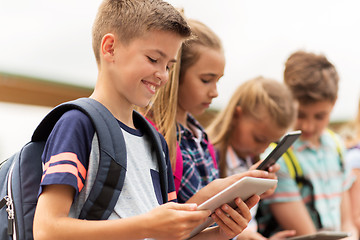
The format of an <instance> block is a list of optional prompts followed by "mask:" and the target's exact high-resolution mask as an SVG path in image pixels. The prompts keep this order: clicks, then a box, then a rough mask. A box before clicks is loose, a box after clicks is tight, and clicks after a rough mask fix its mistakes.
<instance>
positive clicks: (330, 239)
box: [287, 231, 350, 240]
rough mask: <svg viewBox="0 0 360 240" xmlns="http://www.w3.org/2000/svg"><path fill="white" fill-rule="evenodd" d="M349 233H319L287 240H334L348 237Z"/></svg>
mask: <svg viewBox="0 0 360 240" xmlns="http://www.w3.org/2000/svg"><path fill="white" fill-rule="evenodd" d="M349 236H350V233H347V232H338V231H319V232H317V233H314V234H309V235H303V236H297V237H291V238H287V240H336V239H342V238H346V237H349Z"/></svg>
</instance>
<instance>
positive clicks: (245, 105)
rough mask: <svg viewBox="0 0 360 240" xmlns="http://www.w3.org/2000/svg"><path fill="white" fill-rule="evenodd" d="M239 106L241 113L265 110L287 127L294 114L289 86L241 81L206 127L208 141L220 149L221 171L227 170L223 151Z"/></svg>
mask: <svg viewBox="0 0 360 240" xmlns="http://www.w3.org/2000/svg"><path fill="white" fill-rule="evenodd" d="M237 106H240V107H241V109H242V112H243V114H245V115H247V116H251V117H253V118H255V119H258V120H259V119H261V116H263V112H259V110H266V111H267V112H268V114H269V116H270V117H271V119H273V120H274V122H275V123H276V124H277V126H278V127H280V128H283V129H285V128H289V127H290V125H291V124H292V123H293V121H294V120H295V117H296V108H295V102H294V101H293V97H292V94H291V92H290V90H289V89H288V88H287V87H286V86H285V85H284V84H282V83H280V82H278V81H276V80H272V79H269V78H264V77H257V78H254V79H251V80H248V81H246V82H245V83H243V84H242V85H240V86H239V87H238V88H237V89H236V91H235V93H234V94H233V95H232V97H231V99H230V101H229V103H228V104H227V106H226V107H225V108H224V109H223V110H222V111H221V112H220V113H219V114H218V115H217V116H216V117H215V119H214V120H213V121H212V123H211V124H210V125H209V127H208V128H207V133H208V134H209V137H210V140H211V142H212V143H213V144H214V146H215V148H216V149H217V150H218V151H219V157H220V159H219V166H220V175H221V176H222V177H223V176H224V173H225V172H226V171H225V170H226V161H225V157H226V151H227V148H228V146H229V139H230V136H231V134H232V131H233V128H234V126H233V119H234V114H235V109H236V107H237Z"/></svg>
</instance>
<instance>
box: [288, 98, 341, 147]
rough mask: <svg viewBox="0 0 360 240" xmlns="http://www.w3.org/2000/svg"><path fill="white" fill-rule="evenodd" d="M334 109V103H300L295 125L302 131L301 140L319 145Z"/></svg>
mask: <svg viewBox="0 0 360 240" xmlns="http://www.w3.org/2000/svg"><path fill="white" fill-rule="evenodd" d="M333 107H334V103H333V102H331V101H320V102H315V103H310V104H301V103H300V104H299V110H298V118H297V121H296V125H295V129H297V130H301V131H302V134H301V136H300V139H301V140H303V141H310V142H311V143H312V144H314V145H318V144H319V140H320V136H321V134H322V132H323V131H324V129H325V128H326V127H327V126H328V124H329V119H330V114H331V111H332V109H333Z"/></svg>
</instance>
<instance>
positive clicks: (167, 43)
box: [109, 30, 183, 107]
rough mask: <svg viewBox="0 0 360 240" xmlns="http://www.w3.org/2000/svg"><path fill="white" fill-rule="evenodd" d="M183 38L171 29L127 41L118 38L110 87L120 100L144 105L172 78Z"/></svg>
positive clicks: (112, 62) (115, 45)
mask: <svg viewBox="0 0 360 240" xmlns="http://www.w3.org/2000/svg"><path fill="white" fill-rule="evenodd" d="M182 41H183V39H182V38H181V37H180V36H178V35H176V34H174V33H171V32H165V31H155V30H153V31H149V32H147V33H146V34H145V35H143V36H142V37H139V38H136V39H134V40H132V41H130V43H128V44H127V45H124V44H122V43H121V42H120V41H115V44H114V49H113V53H112V56H113V57H112V58H111V59H110V60H111V61H110V62H109V63H110V68H109V71H110V75H109V76H110V82H111V84H112V85H110V87H109V88H110V89H113V90H111V91H112V92H114V91H115V94H117V98H119V100H120V101H122V100H123V101H126V102H128V103H129V104H130V105H137V106H140V107H145V106H147V105H148V103H149V101H150V99H151V98H152V97H153V96H154V94H155V92H156V90H157V89H158V88H160V87H161V86H163V85H164V84H165V83H166V82H167V81H168V79H169V75H168V74H169V69H170V68H171V67H172V66H173V64H174V63H175V61H176V55H177V52H178V50H179V48H180V46H181V44H182Z"/></svg>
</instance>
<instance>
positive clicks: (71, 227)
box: [33, 185, 209, 240]
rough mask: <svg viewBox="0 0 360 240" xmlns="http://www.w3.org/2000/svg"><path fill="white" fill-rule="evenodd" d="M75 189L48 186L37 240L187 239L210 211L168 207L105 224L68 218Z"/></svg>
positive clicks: (37, 221)
mask: <svg viewBox="0 0 360 240" xmlns="http://www.w3.org/2000/svg"><path fill="white" fill-rule="evenodd" d="M73 196H74V189H73V188H72V187H70V186H67V185H49V186H45V187H44V191H43V192H42V194H41V195H40V197H39V200H38V204H37V208H36V212H35V217H34V231H33V232H34V239H127V240H130V239H143V238H156V239H184V238H185V237H187V236H188V235H189V234H190V232H191V231H192V230H193V229H194V228H195V227H196V226H198V225H199V224H201V223H202V222H204V221H205V219H206V218H207V216H208V215H209V212H208V211H194V210H195V209H196V205H194V204H175V203H168V204H164V205H162V206H159V207H157V208H155V209H153V210H152V211H150V212H148V213H146V214H142V215H139V216H136V217H130V218H125V219H117V220H105V221H86V220H80V219H74V218H69V217H68V213H69V210H70V207H71V204H72V201H73Z"/></svg>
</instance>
